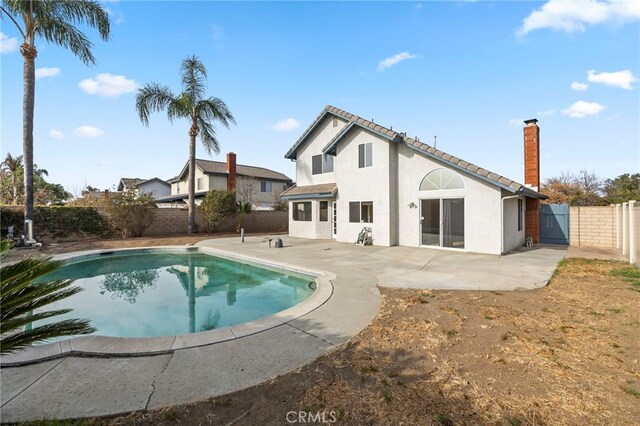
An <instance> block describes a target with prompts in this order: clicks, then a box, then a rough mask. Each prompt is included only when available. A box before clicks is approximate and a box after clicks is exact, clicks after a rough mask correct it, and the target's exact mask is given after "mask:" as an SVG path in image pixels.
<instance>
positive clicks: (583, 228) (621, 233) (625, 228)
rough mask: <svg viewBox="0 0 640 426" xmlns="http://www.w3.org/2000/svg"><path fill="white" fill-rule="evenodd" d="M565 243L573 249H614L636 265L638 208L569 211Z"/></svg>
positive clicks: (639, 228)
mask: <svg viewBox="0 0 640 426" xmlns="http://www.w3.org/2000/svg"><path fill="white" fill-rule="evenodd" d="M569 241H570V244H571V245H572V246H576V247H595V248H603V249H614V250H617V251H619V252H620V253H622V254H623V255H624V256H626V257H627V258H628V259H629V262H631V263H636V264H640V205H639V204H638V203H637V202H636V201H629V202H628V203H622V204H612V205H610V206H603V207H600V206H587V207H577V206H574V207H571V208H570V209H569Z"/></svg>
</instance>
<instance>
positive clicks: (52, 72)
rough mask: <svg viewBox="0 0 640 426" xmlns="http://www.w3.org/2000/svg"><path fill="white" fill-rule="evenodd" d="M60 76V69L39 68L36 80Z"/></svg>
mask: <svg viewBox="0 0 640 426" xmlns="http://www.w3.org/2000/svg"><path fill="white" fill-rule="evenodd" d="M58 74H60V68H47V67H43V68H38V69H36V78H44V77H55V76H56V75H58Z"/></svg>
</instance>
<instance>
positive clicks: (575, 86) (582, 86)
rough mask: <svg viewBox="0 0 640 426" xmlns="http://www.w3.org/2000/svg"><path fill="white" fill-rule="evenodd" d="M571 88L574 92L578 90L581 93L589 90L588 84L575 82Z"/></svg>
mask: <svg viewBox="0 0 640 426" xmlns="http://www.w3.org/2000/svg"><path fill="white" fill-rule="evenodd" d="M571 88H572V89H573V90H577V91H579V92H582V91H585V90H587V89H588V88H589V85H588V84H587V83H579V82H577V81H574V82H573V83H571Z"/></svg>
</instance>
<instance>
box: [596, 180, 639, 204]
mask: <svg viewBox="0 0 640 426" xmlns="http://www.w3.org/2000/svg"><path fill="white" fill-rule="evenodd" d="M603 191H604V193H605V198H606V200H607V201H608V202H609V203H612V204H618V203H626V202H627V201H630V200H636V201H640V173H635V174H629V173H625V174H622V175H620V176H618V177H617V178H615V179H607V180H606V181H605V182H604V186H603Z"/></svg>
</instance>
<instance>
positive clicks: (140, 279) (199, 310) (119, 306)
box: [35, 249, 315, 337]
mask: <svg viewBox="0 0 640 426" xmlns="http://www.w3.org/2000/svg"><path fill="white" fill-rule="evenodd" d="M46 279H48V280H50V279H75V282H74V285H76V286H79V287H81V288H82V289H83V290H84V291H81V292H79V293H77V294H76V295H74V296H72V297H70V298H68V299H65V300H63V301H60V302H58V303H56V304H54V305H50V306H49V307H47V309H58V308H72V309H73V311H72V312H70V313H69V314H66V315H64V316H58V317H54V318H52V319H50V321H51V322H52V321H58V320H60V319H64V318H87V319H89V320H90V321H91V325H92V326H93V327H95V328H96V329H97V331H96V332H95V334H96V335H100V336H112V337H160V336H172V335H180V334H187V333H198V332H205V331H210V330H215V329H220V328H223V327H229V326H233V325H237V324H242V323H246V322H250V321H253V320H257V319H259V318H263V317H267V316H270V315H273V314H275V313H278V312H280V311H283V310H286V309H288V308H291V307H293V306H295V305H297V304H299V303H300V302H302V301H304V300H306V299H307V298H309V297H310V296H311V295H312V294H313V293H314V291H315V277H314V276H311V275H305V274H301V273H297V272H293V271H287V270H284V269H277V268H273V267H270V266H269V267H267V266H264V265H256V264H251V263H245V262H239V261H237V260H232V259H227V258H223V257H219V256H213V255H211V254H207V253H205V252H202V251H198V250H196V249H192V250H185V249H182V250H178V249H176V250H167V249H164V250H152V249H140V250H125V251H110V252H102V253H99V254H95V255H88V256H81V257H79V258H75V259H70V260H68V261H67V262H66V263H65V265H64V266H63V267H61V268H60V269H59V270H57V271H55V272H54V273H52V274H50V275H48V276H47V277H46ZM40 324H44V322H39V323H37V324H35V325H40Z"/></svg>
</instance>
